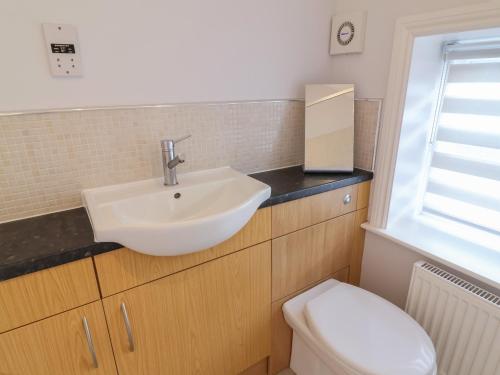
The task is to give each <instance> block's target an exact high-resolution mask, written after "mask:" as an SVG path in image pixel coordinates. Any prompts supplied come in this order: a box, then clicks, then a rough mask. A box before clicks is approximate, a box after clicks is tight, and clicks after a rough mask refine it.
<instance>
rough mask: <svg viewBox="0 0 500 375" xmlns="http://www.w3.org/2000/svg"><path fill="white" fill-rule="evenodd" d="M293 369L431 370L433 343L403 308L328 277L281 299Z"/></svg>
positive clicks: (384, 373) (386, 374) (372, 373)
mask: <svg viewBox="0 0 500 375" xmlns="http://www.w3.org/2000/svg"><path fill="white" fill-rule="evenodd" d="M283 312H284V315H285V320H286V321H287V323H288V324H289V325H290V326H291V327H292V328H293V348H292V360H291V364H290V366H291V367H292V370H294V371H295V372H296V373H297V374H299V375H302V374H304V375H305V374H307V375H311V374H314V375H323V374H328V375H330V374H335V375H336V374H345V375H354V374H356V375H396V374H397V375H402V374H404V375H417V374H418V375H431V374H435V373H436V355H435V351H434V346H433V344H432V342H431V340H430V338H429V337H428V336H427V334H426V333H425V331H424V330H423V328H421V327H420V326H419V325H418V323H416V322H415V321H414V320H413V319H412V318H411V317H409V316H408V315H407V314H406V313H405V312H404V311H402V310H400V309H399V308H398V307H396V306H394V305H392V304H391V303H390V302H388V301H386V300H384V299H382V298H380V297H378V296H376V295H374V294H372V293H370V292H368V291H365V290H363V289H360V288H357V287H354V286H351V285H348V284H344V283H341V282H339V281H336V280H333V279H330V280H327V281H325V282H323V283H321V284H319V285H317V286H316V287H314V288H312V289H310V290H308V291H306V292H304V293H302V294H300V295H298V296H296V297H294V298H293V299H291V300H289V301H287V302H286V303H285V304H284V305H283Z"/></svg>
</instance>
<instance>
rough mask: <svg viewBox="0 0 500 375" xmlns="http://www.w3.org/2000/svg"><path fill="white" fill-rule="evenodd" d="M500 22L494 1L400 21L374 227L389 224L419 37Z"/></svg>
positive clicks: (381, 149) (371, 217) (372, 218)
mask: <svg viewBox="0 0 500 375" xmlns="http://www.w3.org/2000/svg"><path fill="white" fill-rule="evenodd" d="M498 25H500V5H498V4H492V3H486V4H482V5H474V6H465V7H459V8H453V9H448V10H444V11H438V12H431V13H425V14H419V15H416V16H410V17H403V18H400V19H398V21H397V22H396V26H395V30H394V42H393V49H392V57H391V64H390V74H389V81H388V85H387V91H386V96H385V99H384V108H383V112H382V118H383V120H382V127H381V129H380V132H379V140H378V145H377V160H376V163H375V173H374V175H375V179H374V181H373V184H372V196H371V201H370V214H369V226H370V227H373V228H378V229H385V228H386V227H387V219H388V214H389V207H390V201H391V192H392V185H393V180H394V170H395V166H396V159H397V153H398V147H399V137H400V133H401V126H402V121H403V113H404V108H405V97H406V91H407V85H408V77H409V72H410V66H411V58H412V51H413V44H414V41H415V38H417V37H420V36H431V35H436V34H447V33H454V32H463V31H470V30H479V29H488V28H495V27H498Z"/></svg>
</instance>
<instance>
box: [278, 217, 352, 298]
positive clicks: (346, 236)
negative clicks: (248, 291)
mask: <svg viewBox="0 0 500 375" xmlns="http://www.w3.org/2000/svg"><path fill="white" fill-rule="evenodd" d="M355 216H356V214H355V213H354V212H351V213H349V214H346V215H343V216H339V217H337V218H335V219H332V220H328V221H325V222H323V223H320V224H316V225H313V226H312V227H308V228H305V229H302V230H299V231H296V232H293V233H290V234H287V235H286V236H282V237H279V238H276V239H274V240H273V261H272V262H273V271H272V275H273V289H272V291H273V297H272V298H273V301H276V300H279V299H281V298H283V297H285V296H287V295H289V294H292V293H294V292H296V291H298V290H301V289H303V288H306V287H307V286H309V285H311V284H313V283H315V282H317V281H319V280H322V279H324V278H326V277H328V276H329V275H331V274H332V273H334V272H337V271H338V270H341V269H342V268H345V267H347V266H349V262H350V259H351V252H352V247H353V238H354V219H355Z"/></svg>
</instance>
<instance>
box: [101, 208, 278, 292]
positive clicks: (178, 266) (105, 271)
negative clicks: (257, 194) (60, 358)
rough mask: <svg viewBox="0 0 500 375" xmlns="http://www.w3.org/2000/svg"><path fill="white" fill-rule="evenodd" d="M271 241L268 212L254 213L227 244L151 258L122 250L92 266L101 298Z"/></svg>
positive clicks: (262, 210)
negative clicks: (183, 253)
mask: <svg viewBox="0 0 500 375" xmlns="http://www.w3.org/2000/svg"><path fill="white" fill-rule="evenodd" d="M270 238H271V208H269V207H268V208H264V209H260V210H257V212H256V213H255V215H254V216H253V217H252V219H250V221H249V222H248V223H247V225H246V226H245V227H243V229H242V230H240V231H239V232H238V233H236V234H235V235H234V236H233V237H231V238H230V239H228V240H227V241H225V242H223V243H221V244H220V245H217V246H215V247H213V248H210V249H208V250H205V251H201V252H197V253H192V254H187V255H181V256H174V257H154V256H149V255H144V254H140V253H137V252H135V251H132V250H129V249H126V248H123V249H119V250H116V251H111V252H109V253H105V254H101V255H98V256H96V257H95V258H94V259H95V265H96V269H97V276H98V278H99V283H100V286H101V292H102V294H103V296H109V295H112V294H116V293H119V292H121V291H124V290H126V289H130V288H132V287H135V286H138V285H141V284H144V283H147V282H149V281H152V280H156V279H159V278H161V277H164V276H168V275H171V274H173V273H175V272H179V271H182V270H184V269H187V268H190V267H193V266H196V265H198V264H201V263H204V262H207V261H209V260H212V259H215V258H219V257H221V256H224V255H227V254H230V253H233V252H235V251H238V250H241V249H244V248H247V247H250V246H253V245H255V244H258V243H261V242H264V241H267V240H269V239H270Z"/></svg>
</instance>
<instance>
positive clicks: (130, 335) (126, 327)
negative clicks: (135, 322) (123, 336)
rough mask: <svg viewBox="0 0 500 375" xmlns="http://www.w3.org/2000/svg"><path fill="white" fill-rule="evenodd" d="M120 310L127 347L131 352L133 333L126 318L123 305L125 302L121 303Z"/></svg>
mask: <svg viewBox="0 0 500 375" xmlns="http://www.w3.org/2000/svg"><path fill="white" fill-rule="evenodd" d="M120 310H121V311H122V315H123V321H124V322H125V329H126V330H127V337H128V349H129V350H130V351H131V352H133V351H134V350H135V345H134V335H132V328H130V321H129V320H128V314H127V308H126V307H125V302H122V303H121V305H120Z"/></svg>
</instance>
